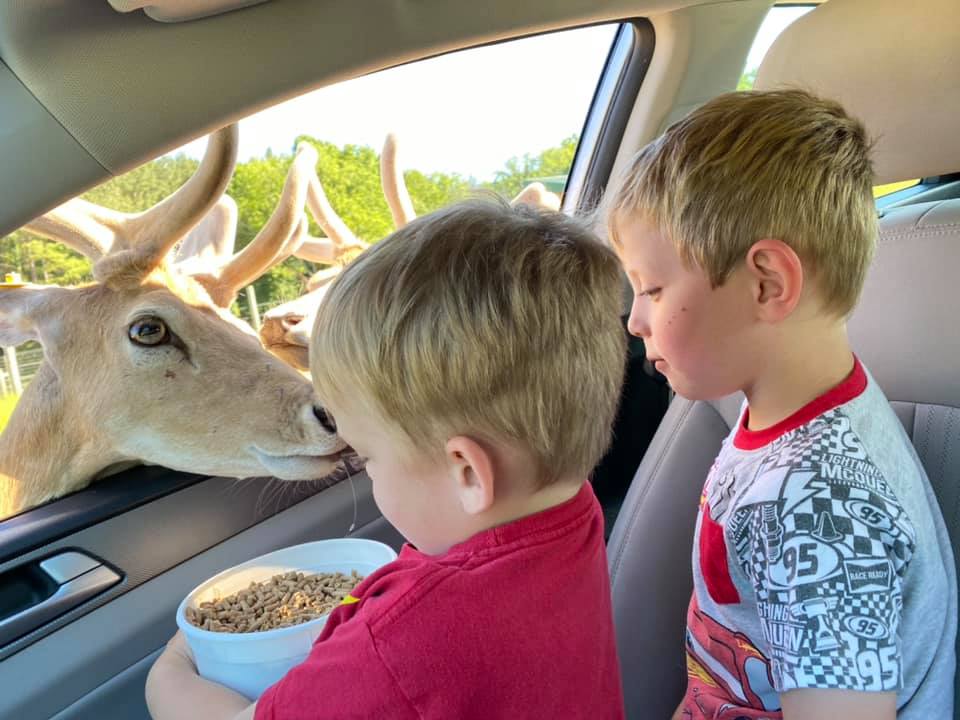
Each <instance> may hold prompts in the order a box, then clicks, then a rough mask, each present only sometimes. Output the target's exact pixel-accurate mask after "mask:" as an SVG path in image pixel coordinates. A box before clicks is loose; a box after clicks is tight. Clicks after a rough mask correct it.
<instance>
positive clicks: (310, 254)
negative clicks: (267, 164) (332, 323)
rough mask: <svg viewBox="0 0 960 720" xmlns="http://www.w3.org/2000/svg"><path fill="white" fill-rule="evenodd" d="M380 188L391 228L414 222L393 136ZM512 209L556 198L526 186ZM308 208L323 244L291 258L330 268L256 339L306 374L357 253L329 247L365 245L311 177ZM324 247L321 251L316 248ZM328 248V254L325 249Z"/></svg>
mask: <svg viewBox="0 0 960 720" xmlns="http://www.w3.org/2000/svg"><path fill="white" fill-rule="evenodd" d="M380 185H381V187H382V188H383V194H384V197H385V198H386V200H387V205H388V206H389V207H390V214H391V216H392V217H393V224H394V228H395V229H397V230H399V229H400V228H402V227H404V226H405V225H406V224H407V223H409V222H410V221H411V220H413V219H414V218H416V216H417V215H416V212H414V209H413V203H412V202H411V200H410V194H409V193H408V191H407V185H406V183H405V182H404V179H403V170H402V169H401V165H400V164H399V163H398V162H397V139H396V137H395V136H394V135H393V134H392V133H391V134H389V135H387V139H386V141H385V142H384V144H383V152H382V153H381V154H380ZM510 203H511V205H516V204H518V203H524V204H527V205H533V206H535V207H540V208H543V209H546V210H553V211H558V210H559V209H560V198H559V196H557V195H556V194H554V193H552V192H550V191H549V190H547V189H546V187H545V186H544V185H543V184H542V183H539V182H535V183H530V184H529V185H527V186H526V187H524V188H523V190H521V191H520V193H519V194H518V195H517V196H516V197H515V198H513V200H511V201H510ZM307 206H308V207H309V209H310V212H311V214H312V215H313V217H314V219H315V220H316V221H317V224H319V225H320V227H321V228H323V231H324V232H325V233H326V234H327V244H326V245H319V243H321V242H322V240H320V241H318V240H316V239H314V240H313V242H312V243H311V242H304V243H303V244H302V245H300V247H299V248H298V249H296V250H295V251H294V255H296V256H297V257H299V258H302V259H304V260H311V261H313V262H318V263H325V264H328V265H331V267H329V268H326V269H324V270H321V271H319V272H318V273H316V274H315V275H314V276H313V277H311V278H310V280H308V281H307V291H308V292H307V293H306V294H305V295H302V296H301V297H299V298H297V299H296V300H291V301H290V302H287V303H283V304H282V305H278V306H277V307H275V308H271V309H270V310H268V311H267V312H266V313H265V314H264V316H263V324H262V325H261V328H260V339H261V340H262V341H263V344H264V346H265V347H266V348H268V349H269V350H270V352H272V353H274V354H275V355H276V356H277V357H280V358H282V359H283V360H284V361H285V362H288V363H290V364H291V365H292V366H293V367H295V368H297V369H299V370H301V371H304V372H306V371H308V370H309V367H310V362H309V348H310V333H311V332H312V330H313V320H314V318H315V317H316V314H317V309H318V308H319V307H320V303H321V301H322V300H323V297H324V295H325V294H326V292H327V287H328V286H329V283H330V282H331V281H332V280H333V279H334V278H335V277H336V276H337V275H338V274H339V273H340V271H341V270H342V269H343V267H344V265H345V264H346V262H349V261H350V260H351V259H353V257H355V253H349V252H346V253H342V254H341V255H339V256H337V257H336V258H332V256H331V252H332V248H349V249H355V248H361V249H362V248H363V247H365V246H366V243H364V242H362V241H360V240H358V239H357V238H356V236H355V235H354V234H353V233H352V232H351V231H350V229H349V228H348V227H347V226H346V224H345V223H344V222H343V220H341V219H340V217H339V216H338V215H337V213H336V212H335V211H334V209H333V208H332V207H331V205H330V203H329V202H328V201H327V197H326V194H325V193H324V192H323V186H322V185H321V183H320V179H319V178H318V177H316V175H315V174H314V175H313V176H312V177H311V178H310V192H309V194H308V195H307ZM317 247H322V248H323V250H322V251H317V250H316V249H315V248H317ZM328 247H329V248H330V249H329V250H328V249H327V248H328Z"/></svg>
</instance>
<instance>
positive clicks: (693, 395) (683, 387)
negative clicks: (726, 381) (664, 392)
mask: <svg viewBox="0 0 960 720" xmlns="http://www.w3.org/2000/svg"><path fill="white" fill-rule="evenodd" d="M666 378H667V383H668V384H669V385H670V389H671V390H673V391H674V392H675V393H676V394H677V395H679V396H680V397H682V398H684V399H685V400H692V401H707V400H719V399H720V398H722V397H726V396H727V395H732V394H733V393H735V392H737V388H733V389H730V390H726V389H720V388H715V387H714V388H711V387H706V386H703V385H697V383H691V382H687V381H686V380H685V379H682V378H676V379H675V378H671V377H670V376H669V375H667V376H666Z"/></svg>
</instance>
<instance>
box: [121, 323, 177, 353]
mask: <svg viewBox="0 0 960 720" xmlns="http://www.w3.org/2000/svg"><path fill="white" fill-rule="evenodd" d="M127 336H128V337H129V338H130V339H131V340H132V341H133V342H135V343H136V344H137V345H147V346H152V345H162V344H163V343H166V342H169V340H170V333H169V332H168V331H167V326H166V324H165V323H164V322H163V320H160V319H159V318H153V317H150V318H140V319H139V320H135V321H134V322H133V324H132V325H131V326H130V329H129V330H127Z"/></svg>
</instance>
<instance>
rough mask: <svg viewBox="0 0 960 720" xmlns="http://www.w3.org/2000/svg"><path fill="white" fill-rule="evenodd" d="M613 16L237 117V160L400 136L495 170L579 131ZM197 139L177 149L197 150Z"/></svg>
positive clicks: (444, 164)
mask: <svg viewBox="0 0 960 720" xmlns="http://www.w3.org/2000/svg"><path fill="white" fill-rule="evenodd" d="M806 11H807V9H806V8H776V9H775V10H774V11H772V12H771V14H770V15H768V17H767V20H765V21H764V24H763V26H762V27H761V28H760V31H759V32H758V34H757V40H756V42H755V44H754V47H753V49H752V50H751V52H750V55H749V56H748V59H747V67H746V69H747V70H749V69H752V68H754V67H756V66H757V65H758V64H759V62H760V60H761V59H762V57H763V54H764V53H765V52H766V50H767V48H768V47H769V45H770V44H771V43H772V42H773V39H774V38H775V37H776V35H777V34H778V33H779V32H780V31H781V30H782V29H783V28H784V27H786V25H787V24H789V23H790V22H792V21H793V20H794V19H796V17H799V15H802V14H803V13H804V12H806ZM615 33H616V26H615V25H605V26H599V27H592V28H580V29H576V30H568V31H564V32H557V33H552V34H549V35H541V36H537V37H531V38H523V39H520V40H515V41H511V42H505V43H500V44H498V45H491V46H487V47H482V48H475V49H471V50H464V51H461V52H457V53H451V54H449V55H443V56H440V57H437V58H431V59H428V60H424V61H421V62H418V63H411V64H409V65H404V66H401V67H397V68H391V69H389V70H384V71H382V72H379V73H375V74H373V75H368V76H365V77H360V78H355V79H353V80H348V81H345V82H342V83H337V84H335V85H330V86H328V87H325V88H321V89H320V90H316V91H314V92H311V93H308V94H306V95H302V96H301V97H299V98H295V99H293V100H290V101H287V102H285V103H282V104H280V105H276V106H274V107H272V108H269V109H267V110H263V111H261V112H259V113H257V114H256V115H252V116H250V117H248V118H246V119H244V120H242V121H241V122H240V156H239V159H240V161H241V162H242V161H245V160H248V159H249V158H251V157H261V156H262V155H263V154H264V153H265V152H266V151H267V149H268V148H270V149H271V150H272V151H273V152H274V153H289V152H290V151H291V150H292V145H293V141H294V138H296V136H297V135H300V134H308V135H312V136H314V137H316V138H319V139H321V140H326V141H329V142H332V143H334V144H336V145H345V144H347V143H352V144H358V145H369V146H371V147H374V148H377V149H378V150H379V148H380V147H381V146H382V144H383V139H384V137H385V136H386V134H387V133H388V132H393V133H395V134H396V135H397V138H398V146H399V153H400V159H399V162H400V164H401V165H402V166H403V167H406V168H415V169H417V170H420V171H422V172H445V173H458V174H460V175H462V176H465V177H473V178H475V179H477V180H478V181H485V180H491V179H493V176H494V173H495V172H496V171H497V170H499V169H501V168H502V167H503V166H504V163H505V162H506V161H507V160H508V159H509V158H511V157H514V156H521V155H523V154H525V153H530V154H537V153H539V152H540V151H541V150H544V149H546V148H549V147H555V146H557V145H559V144H560V141H561V140H563V139H564V138H566V137H568V136H570V135H573V134H575V133H579V132H580V130H581V128H582V125H583V120H584V118H585V116H586V113H587V110H588V109H589V106H590V101H591V99H592V97H593V91H594V88H595V87H596V84H597V80H598V79H599V77H600V72H601V70H602V69H603V64H604V62H605V60H606V57H607V52H608V51H609V49H610V45H611V43H612V42H613V38H614V34H615ZM205 146H206V139H205V138H201V139H199V140H196V141H194V142H192V143H189V144H187V145H185V146H183V147H182V148H180V149H179V150H175V151H174V153H177V152H186V153H187V154H188V155H190V156H191V157H196V158H199V157H200V156H201V155H202V154H203V150H204V147H205Z"/></svg>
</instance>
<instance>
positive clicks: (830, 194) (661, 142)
mask: <svg viewBox="0 0 960 720" xmlns="http://www.w3.org/2000/svg"><path fill="white" fill-rule="evenodd" d="M872 182H873V169H872V166H871V162H870V142H869V140H868V138H867V134H866V131H865V130H864V127H863V125H861V124H860V123H859V122H858V121H857V120H855V119H853V118H851V117H850V116H848V115H847V114H846V113H845V112H844V110H843V108H842V107H841V106H840V105H839V104H838V103H836V102H833V101H831V100H825V99H821V98H817V97H815V96H813V95H811V94H810V93H807V92H804V91H802V90H778V91H769V92H761V91H747V92H733V93H727V94H725V95H720V96H719V97H716V98H714V99H713V100H711V101H710V102H708V103H706V104H705V105H703V106H701V107H700V108H698V109H696V110H694V111H693V112H692V113H690V114H689V115H688V116H687V117H685V118H684V119H683V120H680V121H679V122H677V123H675V124H674V125H672V126H671V127H670V128H669V129H668V130H667V131H666V133H664V134H663V135H662V136H661V137H660V138H658V139H657V140H655V141H654V142H652V143H650V144H649V145H647V146H646V147H645V148H644V149H643V150H641V151H640V153H639V154H638V155H637V156H636V157H635V158H634V159H633V160H632V161H631V164H630V166H629V168H628V169H627V172H626V174H625V176H624V179H623V182H622V183H621V184H620V185H619V186H618V187H617V189H616V191H615V192H613V193H611V194H610V197H608V199H607V201H606V203H605V207H604V210H605V215H606V222H607V224H608V227H609V230H610V234H611V239H612V241H613V243H614V244H615V245H617V244H618V243H619V241H618V238H617V226H618V223H620V222H622V221H624V220H625V219H627V218H628V217H629V216H631V215H634V214H640V215H645V216H646V217H648V218H649V219H650V220H652V221H653V222H655V223H657V224H658V225H659V226H660V229H661V232H663V233H664V234H665V236H666V237H668V238H670V239H671V240H672V242H673V243H674V244H675V245H676V247H677V249H678V251H679V253H680V256H681V258H683V260H684V261H685V262H686V263H688V264H691V263H692V264H696V265H697V266H699V267H701V268H702V269H703V270H704V271H705V272H706V273H707V275H708V276H709V278H710V281H711V283H712V284H713V286H714V287H717V286H719V285H722V284H723V282H724V281H725V280H726V279H727V277H728V276H729V274H730V273H731V271H732V270H733V269H734V268H735V267H736V266H737V265H738V264H739V263H740V262H742V261H743V260H744V258H745V257H746V253H747V250H748V249H749V248H750V247H751V246H752V245H753V244H754V243H755V242H756V241H757V240H760V239H763V238H776V239H779V240H782V241H783V242H785V243H786V244H787V245H789V246H790V247H791V248H793V250H794V251H795V252H796V253H797V255H798V256H799V257H800V260H801V262H802V263H803V265H804V270H805V271H806V272H807V273H808V276H812V278H813V281H814V283H815V286H816V288H817V290H818V291H819V299H820V300H821V302H822V304H823V307H824V309H825V310H826V311H828V312H833V313H836V314H837V315H840V316H845V315H847V314H848V313H849V312H850V311H851V310H852V309H853V307H854V305H855V304H856V302H857V298H858V296H859V294H860V289H861V288H862V286H863V280H864V276H865V274H866V270H867V266H868V265H869V263H870V259H871V257H872V255H873V249H874V246H875V244H876V237H877V212H876V208H875V205H874V200H873V192H872Z"/></svg>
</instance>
